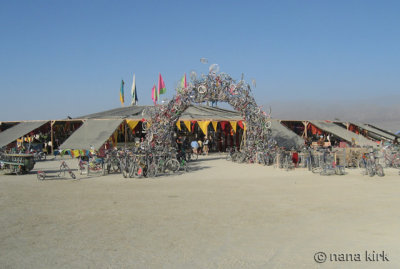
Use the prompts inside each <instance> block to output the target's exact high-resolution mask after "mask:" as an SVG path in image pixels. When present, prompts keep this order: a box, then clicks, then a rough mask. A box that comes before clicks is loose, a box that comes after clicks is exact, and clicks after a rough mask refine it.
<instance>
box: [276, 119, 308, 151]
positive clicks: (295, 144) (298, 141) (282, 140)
mask: <svg viewBox="0 0 400 269" xmlns="http://www.w3.org/2000/svg"><path fill="white" fill-rule="evenodd" d="M271 131H272V138H273V139H275V140H276V142H277V143H278V146H279V147H285V148H287V149H291V148H295V149H299V148H301V147H303V146H304V139H303V138H301V137H300V136H299V135H297V134H296V133H295V132H293V131H292V130H290V129H289V128H287V127H286V126H284V125H282V124H281V123H280V121H279V120H275V119H271Z"/></svg>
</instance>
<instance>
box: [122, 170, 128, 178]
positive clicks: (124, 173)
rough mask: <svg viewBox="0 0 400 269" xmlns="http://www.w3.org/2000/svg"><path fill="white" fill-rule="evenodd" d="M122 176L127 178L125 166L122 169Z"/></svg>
mask: <svg viewBox="0 0 400 269" xmlns="http://www.w3.org/2000/svg"><path fill="white" fill-rule="evenodd" d="M122 176H123V177H124V178H127V177H128V176H129V172H128V171H127V169H126V168H124V169H122Z"/></svg>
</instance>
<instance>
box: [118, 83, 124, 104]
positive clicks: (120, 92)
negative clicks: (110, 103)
mask: <svg viewBox="0 0 400 269" xmlns="http://www.w3.org/2000/svg"><path fill="white" fill-rule="evenodd" d="M124 84H125V83H124V80H121V89H120V90H119V100H120V101H121V105H122V106H123V105H124Z"/></svg>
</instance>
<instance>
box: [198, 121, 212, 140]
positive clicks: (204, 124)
mask: <svg viewBox="0 0 400 269" xmlns="http://www.w3.org/2000/svg"><path fill="white" fill-rule="evenodd" d="M197 124H198V125H199V126H200V129H201V131H202V132H203V134H205V135H206V136H208V125H209V124H210V121H209V120H205V121H198V122H197Z"/></svg>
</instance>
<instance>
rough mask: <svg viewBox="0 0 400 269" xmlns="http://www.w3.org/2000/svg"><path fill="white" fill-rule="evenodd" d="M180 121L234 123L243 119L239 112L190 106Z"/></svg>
mask: <svg viewBox="0 0 400 269" xmlns="http://www.w3.org/2000/svg"><path fill="white" fill-rule="evenodd" d="M179 120H213V121H232V120H243V117H242V116H241V114H240V113H239V112H237V111H232V110H228V109H223V108H219V107H210V106H203V105H196V106H194V105H190V106H189V107H188V108H187V109H186V110H185V111H184V112H183V113H182V114H181V116H180V117H179Z"/></svg>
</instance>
